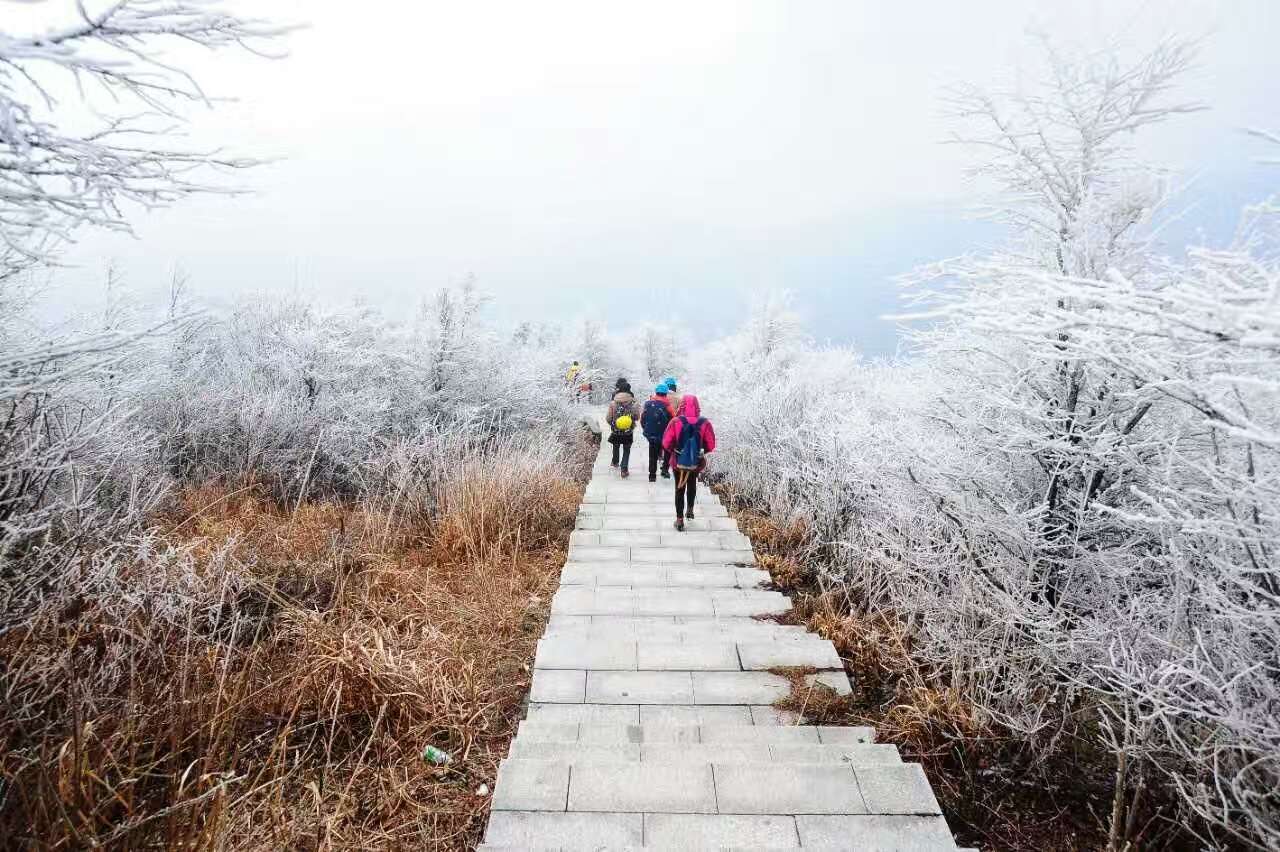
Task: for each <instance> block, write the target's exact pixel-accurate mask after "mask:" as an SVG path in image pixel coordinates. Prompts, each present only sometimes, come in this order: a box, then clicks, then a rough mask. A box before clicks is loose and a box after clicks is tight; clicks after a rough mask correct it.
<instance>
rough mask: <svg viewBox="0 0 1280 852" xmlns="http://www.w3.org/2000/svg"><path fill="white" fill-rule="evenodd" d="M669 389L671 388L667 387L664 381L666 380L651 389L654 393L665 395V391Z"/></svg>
mask: <svg viewBox="0 0 1280 852" xmlns="http://www.w3.org/2000/svg"><path fill="white" fill-rule="evenodd" d="M669 390H671V388H669V387H667V383H666V382H663V383H662V384H660V385H658V386H657V387H656V388H654V389H653V392H654V393H656V394H658V395H659V396H665V395H666V393H667V391H669Z"/></svg>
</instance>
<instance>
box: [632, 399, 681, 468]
mask: <svg viewBox="0 0 1280 852" xmlns="http://www.w3.org/2000/svg"><path fill="white" fill-rule="evenodd" d="M674 416H675V412H674V411H673V410H672V408H671V403H670V402H668V401H667V386H666V385H665V384H660V385H658V386H657V387H655V388H654V389H653V396H651V397H649V399H648V401H646V402H645V404H644V411H642V412H641V414H640V429H641V431H643V432H644V438H645V440H646V441H648V442H649V481H650V482H657V481H658V459H659V458H661V459H662V478H663V479H670V478H671V460H670V459H669V458H668V457H667V454H666V453H665V452H663V450H662V436H663V434H664V433H665V432H666V431H667V424H668V423H670V422H671V418H672V417H674Z"/></svg>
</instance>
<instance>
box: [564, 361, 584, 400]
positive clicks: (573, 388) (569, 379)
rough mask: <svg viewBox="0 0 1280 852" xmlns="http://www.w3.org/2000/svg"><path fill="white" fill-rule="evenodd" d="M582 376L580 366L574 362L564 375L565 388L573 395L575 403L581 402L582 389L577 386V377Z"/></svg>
mask: <svg viewBox="0 0 1280 852" xmlns="http://www.w3.org/2000/svg"><path fill="white" fill-rule="evenodd" d="M581 374H582V365H581V364H579V363H578V362H577V361H574V362H573V363H572V364H570V365H569V369H568V371H567V372H565V374H564V383H565V386H566V387H568V388H569V392H570V393H571V394H573V398H574V400H575V401H577V402H581V401H582V387H581V386H579V385H578V376H580V375H581Z"/></svg>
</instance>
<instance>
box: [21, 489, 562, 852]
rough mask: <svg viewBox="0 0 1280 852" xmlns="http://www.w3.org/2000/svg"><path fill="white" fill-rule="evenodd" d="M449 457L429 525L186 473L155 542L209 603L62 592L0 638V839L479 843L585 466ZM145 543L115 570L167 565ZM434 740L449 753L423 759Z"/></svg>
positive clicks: (345, 845)
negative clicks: (577, 471) (457, 465)
mask: <svg viewBox="0 0 1280 852" xmlns="http://www.w3.org/2000/svg"><path fill="white" fill-rule="evenodd" d="M460 473H461V474H462V475H460V476H458V477H457V478H456V479H455V480H454V481H453V482H452V483H451V484H450V485H448V486H447V487H446V488H445V489H444V491H443V493H442V495H441V501H440V514H439V516H438V518H436V519H435V520H434V522H429V523H428V522H423V523H417V524H407V525H406V524H403V523H400V522H398V521H397V520H396V519H394V518H392V517H389V516H388V515H386V514H384V513H380V512H373V511H369V510H366V509H362V508H361V507H359V506H352V505H346V504H339V503H317V504H312V505H306V504H304V505H302V506H301V507H299V509H298V510H297V511H296V512H293V511H291V508H292V507H281V506H279V505H276V504H273V503H271V502H268V501H267V500H266V499H264V498H262V497H259V496H257V494H256V493H255V490H254V489H252V488H249V489H244V490H241V491H239V492H232V491H228V490H226V489H223V488H221V487H215V486H209V487H206V488H200V489H192V490H189V491H187V492H184V493H183V494H181V495H180V499H179V501H178V503H177V505H175V507H174V510H173V512H172V513H171V514H170V515H169V516H168V517H166V518H164V519H162V524H161V526H162V536H163V540H164V541H165V542H166V543H168V544H170V545H173V546H175V547H179V548H183V549H185V550H188V551H190V554H191V556H190V558H189V559H187V560H186V561H184V562H182V563H181V564H183V565H187V566H194V570H196V571H198V572H201V573H202V576H201V577H200V578H199V579H198V581H194V582H195V584H196V585H197V586H198V587H200V588H206V589H207V588H213V589H219V590H221V591H220V592H219V593H218V595H215V596H214V597H213V598H212V599H211V603H210V601H203V602H201V603H200V605H192V606H188V607H187V608H186V609H185V610H182V609H180V610H179V611H180V612H182V613H183V620H182V621H181V622H175V621H174V620H173V619H172V617H171V614H166V613H164V612H161V611H159V609H158V608H155V607H153V608H151V609H149V607H148V605H147V604H145V603H144V604H143V605H140V606H134V607H131V608H124V609H121V608H119V607H116V608H107V607H104V606H102V605H100V604H99V603H98V602H96V601H94V600H76V601H74V603H73V604H70V605H68V606H66V607H63V608H60V609H58V610H57V611H56V612H55V611H50V612H49V613H48V614H47V615H46V617H44V618H43V619H42V620H41V621H40V622H39V623H37V624H36V625H34V626H33V627H32V628H31V629H30V630H28V631H26V632H25V633H23V634H21V635H17V634H10V635H9V636H8V637H7V638H6V639H5V640H4V641H5V647H4V648H3V660H4V661H5V662H4V669H3V671H0V686H2V687H3V690H4V696H5V701H6V705H5V708H4V713H3V715H2V716H0V746H2V747H3V762H2V763H0V770H2V776H0V777H2V778H3V791H2V794H0V837H4V838H7V840H6V841H5V842H4V844H0V845H6V846H9V845H12V846H21V847H27V848H39V849H73V848H85V847H88V846H106V847H108V848H120V849H124V848H141V847H144V846H145V847H165V848H192V849H232V848H234V849H273V850H274V849H298V848H323V849H338V848H342V849H407V848H411V847H412V848H415V849H464V848H468V847H469V846H471V845H473V844H474V843H475V842H476V841H477V840H478V837H479V833H480V830H481V828H482V826H483V822H484V818H485V815H486V813H487V808H488V798H487V796H485V795H483V794H482V788H483V786H485V785H487V786H488V788H489V789H492V787H493V782H494V775H495V772H496V767H497V764H498V762H499V761H500V760H501V759H502V757H503V756H504V755H505V752H506V748H507V744H508V742H509V740H510V737H511V735H512V733H513V730H514V726H515V724H516V721H517V719H518V718H519V716H520V712H521V702H522V700H523V697H524V695H525V693H526V691H527V688H528V684H529V678H530V673H529V669H530V661H531V659H532V656H533V649H534V643H535V641H536V639H537V638H538V636H539V635H540V634H541V632H542V627H543V625H544V623H545V620H546V617H547V612H548V609H549V604H550V597H551V593H552V591H553V589H554V586H555V583H556V579H557V576H558V572H559V568H560V565H561V564H562V562H563V556H564V547H565V545H566V543H567V540H568V534H569V531H570V529H571V528H572V523H573V517H574V513H575V511H576V508H577V504H578V501H579V498H580V494H581V484H580V483H579V482H575V481H573V480H571V479H570V478H569V476H568V475H560V474H555V473H540V474H538V475H536V476H529V475H517V474H513V473H505V474H504V473H502V472H500V471H499V470H497V469H496V468H494V469H486V468H485V467H483V466H475V467H474V468H472V469H469V470H464V471H461V472H460ZM158 564H159V562H141V563H140V564H139V565H136V566H130V568H129V569H128V570H130V571H134V572H136V573H137V574H138V576H137V577H136V578H132V579H134V580H136V582H137V583H139V584H140V587H144V586H145V585H146V584H147V583H152V584H154V583H155V582H157V581H156V580H155V579H154V578H151V577H149V576H143V575H145V574H146V573H147V572H156V571H162V570H169V571H175V570H179V569H178V568H175V567H174V566H175V565H176V564H177V563H175V562H172V561H171V562H169V563H165V564H166V565H168V567H167V568H158V567H157V565H158ZM184 570H185V569H184ZM130 579H131V578H128V577H125V578H122V581H129V580H130ZM121 613H124V614H123V615H121ZM427 744H433V745H436V746H438V747H440V748H443V749H445V750H446V751H449V752H450V753H451V754H452V755H453V762H452V763H451V764H450V765H449V766H447V767H443V768H438V767H432V766H429V765H427V764H426V763H424V761H423V760H422V759H421V757H420V755H421V752H422V750H423V748H424V746H426V745H427Z"/></svg>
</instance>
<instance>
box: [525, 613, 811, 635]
mask: <svg viewBox="0 0 1280 852" xmlns="http://www.w3.org/2000/svg"><path fill="white" fill-rule="evenodd" d="M750 625H754V626H757V627H766V628H769V629H770V630H775V631H779V632H783V633H801V634H808V631H807V630H806V629H805V627H804V626H803V625H799V624H779V623H778V622H776V621H773V620H771V619H759V618H752V617H750V616H737V615H735V616H726V617H724V618H716V617H715V616H705V615H552V616H551V618H550V619H549V620H548V621H547V626H548V627H551V628H556V629H575V628H576V629H585V628H586V627H608V628H613V629H618V630H631V629H635V630H650V629H657V630H661V629H663V628H666V627H680V628H686V629H692V630H698V631H715V630H738V629H739V628H741V627H743V626H750ZM810 635H811V634H810Z"/></svg>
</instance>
